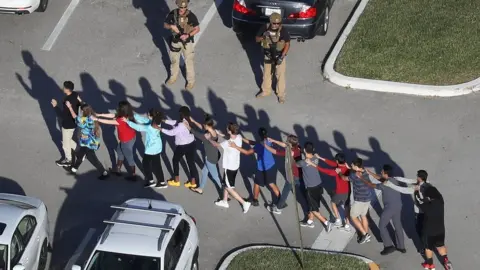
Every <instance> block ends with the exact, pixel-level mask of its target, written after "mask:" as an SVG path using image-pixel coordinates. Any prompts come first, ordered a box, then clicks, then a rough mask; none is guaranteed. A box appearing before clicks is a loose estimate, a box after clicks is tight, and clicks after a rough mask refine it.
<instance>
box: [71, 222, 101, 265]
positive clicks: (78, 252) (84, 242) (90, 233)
mask: <svg viewBox="0 0 480 270" xmlns="http://www.w3.org/2000/svg"><path fill="white" fill-rule="evenodd" d="M95 231H96V229H94V228H90V229H88V232H87V234H86V235H85V237H84V238H83V240H82V242H81V243H80V245H79V246H78V247H77V249H76V250H75V253H73V256H72V258H70V260H69V261H68V263H67V265H66V266H65V270H72V266H73V265H74V264H75V263H76V262H77V260H78V258H79V257H80V255H82V253H83V250H84V249H85V247H86V246H87V244H88V242H89V241H90V239H91V238H92V236H93V234H94V233H95Z"/></svg>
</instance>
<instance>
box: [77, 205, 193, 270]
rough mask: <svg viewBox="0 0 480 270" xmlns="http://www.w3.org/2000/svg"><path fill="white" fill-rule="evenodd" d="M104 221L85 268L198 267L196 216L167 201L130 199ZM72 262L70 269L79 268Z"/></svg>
mask: <svg viewBox="0 0 480 270" xmlns="http://www.w3.org/2000/svg"><path fill="white" fill-rule="evenodd" d="M112 208H113V209H116V212H115V214H114V215H113V217H112V219H111V220H105V221H104V223H106V224H107V227H106V228H105V231H104V232H103V234H102V235H101V236H100V238H99V240H98V243H97V245H96V247H95V249H94V250H93V252H92V254H91V255H90V257H89V258H88V260H87V262H86V264H85V267H84V268H83V269H85V270H180V269H181V270H184V269H188V270H190V269H194V270H198V254H199V250H198V231H197V226H196V224H195V219H194V218H193V217H191V216H189V215H188V214H186V213H185V211H184V209H183V207H182V206H180V205H178V204H173V203H169V202H166V201H158V200H149V199H139V198H135V199H130V200H128V201H126V202H124V203H123V204H122V205H121V206H112ZM81 269H82V267H80V266H78V265H74V266H73V267H72V270H81Z"/></svg>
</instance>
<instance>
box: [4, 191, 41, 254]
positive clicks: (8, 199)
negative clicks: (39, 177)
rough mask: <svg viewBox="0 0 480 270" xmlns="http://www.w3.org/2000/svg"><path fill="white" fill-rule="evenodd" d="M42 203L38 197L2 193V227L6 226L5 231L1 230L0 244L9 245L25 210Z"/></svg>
mask: <svg viewBox="0 0 480 270" xmlns="http://www.w3.org/2000/svg"><path fill="white" fill-rule="evenodd" d="M41 204H42V202H41V201H40V200H39V199H36V198H31V197H26V196H21V195H15V194H7V193H0V228H1V227H4V226H5V228H4V229H3V232H1V231H0V244H3V245H9V244H10V241H11V240H12V235H13V233H14V232H15V229H16V227H17V223H18V222H19V221H20V219H21V218H22V217H23V216H24V214H25V211H27V210H29V209H35V208H38V207H39V205H41ZM1 223H3V224H5V225H3V224H1Z"/></svg>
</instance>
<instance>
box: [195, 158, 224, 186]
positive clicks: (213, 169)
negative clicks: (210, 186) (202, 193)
mask: <svg viewBox="0 0 480 270" xmlns="http://www.w3.org/2000/svg"><path fill="white" fill-rule="evenodd" d="M208 173H210V175H211V176H212V179H213V181H214V182H215V184H217V190H219V189H220V188H221V187H222V185H221V184H220V177H219V176H218V169H217V164H213V163H211V162H209V161H208V160H207V159H205V165H204V166H203V169H202V178H200V186H199V188H201V189H203V188H204V187H205V184H206V183H207V178H208Z"/></svg>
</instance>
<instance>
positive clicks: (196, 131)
mask: <svg viewBox="0 0 480 270" xmlns="http://www.w3.org/2000/svg"><path fill="white" fill-rule="evenodd" d="M64 93H65V94H66V98H65V99H64V101H63V111H61V110H60V109H59V108H58V106H57V102H56V101H54V100H52V105H53V106H54V107H55V108H56V109H57V112H58V114H59V115H60V116H62V135H63V136H62V137H63V141H62V143H63V149H64V151H65V157H64V158H63V159H61V160H59V161H57V162H56V163H57V165H59V166H62V167H69V170H70V171H71V172H72V173H76V172H77V170H78V168H79V166H80V165H81V163H82V162H83V159H84V158H85V157H86V158H87V160H88V161H89V162H91V163H92V165H94V166H95V167H96V168H97V170H98V171H99V173H100V176H99V179H102V180H103V179H107V178H108V177H109V172H108V171H107V170H105V168H104V167H103V165H102V163H101V162H100V161H99V160H98V158H97V156H96V151H97V150H98V149H99V147H100V140H101V139H100V137H101V129H100V125H99V123H103V124H110V125H115V126H116V127H117V133H118V138H119V141H120V142H119V145H118V147H117V155H118V158H117V164H116V168H114V169H110V172H112V173H114V174H116V175H119V174H120V169H121V167H122V165H123V162H124V160H126V161H127V163H128V165H129V166H130V168H131V174H130V175H129V176H127V178H128V179H129V180H136V175H135V165H134V161H133V145H134V143H135V140H136V131H138V132H144V133H145V153H144V156H143V160H142V166H143V169H144V172H145V173H144V175H145V186H148V187H157V188H166V187H167V183H166V182H165V180H164V176H163V169H162V164H161V161H160V154H161V153H162V151H163V142H162V136H161V133H164V134H166V135H168V136H174V137H175V145H176V147H175V149H174V156H173V160H172V163H173V168H174V176H173V179H171V180H169V181H168V185H170V186H177V187H178V186H180V178H179V162H180V160H181V159H182V158H183V157H184V156H185V157H186V160H187V164H188V167H189V172H188V175H189V180H188V181H187V182H185V184H184V185H185V187H187V188H190V190H192V191H193V192H196V193H198V194H203V190H204V188H205V185H206V182H207V178H208V175H210V176H211V177H212V179H213V181H214V183H215V185H216V188H217V190H218V191H219V199H218V200H217V201H216V202H215V204H216V205H217V206H220V207H225V208H228V207H229V203H228V201H229V196H232V197H233V198H235V199H236V200H237V201H238V202H239V203H240V204H241V205H242V208H243V212H244V213H246V212H248V210H249V208H250V206H251V205H253V206H258V205H259V202H258V196H259V193H260V187H261V186H262V187H263V186H268V188H270V189H271V191H272V193H273V196H274V197H273V198H272V204H271V205H269V206H268V207H267V209H268V210H269V211H270V212H273V213H275V214H281V213H282V210H281V209H282V208H284V207H286V206H287V205H286V200H287V198H288V194H289V193H290V191H291V189H292V188H297V191H299V192H298V193H297V194H298V195H299V196H298V199H299V201H300V204H301V205H302V208H303V210H304V215H305V218H304V219H303V220H302V221H300V223H301V225H302V226H305V227H311V228H312V227H314V222H313V218H314V217H315V218H317V219H318V220H319V221H320V222H321V224H322V225H324V226H325V229H326V230H327V232H330V231H331V230H332V227H333V226H335V227H339V228H343V229H344V230H346V231H350V221H351V222H352V223H353V225H355V228H356V229H357V230H358V232H359V234H358V239H357V240H358V242H359V243H366V242H368V241H370V234H369V233H368V230H369V225H368V219H367V215H368V210H369V207H370V204H371V200H372V196H371V189H372V188H376V189H379V190H381V191H382V192H383V196H382V198H383V204H384V210H383V213H382V215H381V218H380V224H379V227H380V232H381V237H382V240H383V243H384V249H383V250H382V252H381V254H382V255H386V254H390V253H391V252H393V251H395V250H398V251H400V252H402V253H405V252H406V250H405V245H404V239H403V238H404V237H403V228H402V223H401V217H400V212H401V207H402V202H401V197H400V193H406V194H413V195H414V199H415V206H416V212H417V215H416V224H417V226H416V227H417V232H418V234H419V236H420V238H421V239H422V241H423V243H424V245H425V250H424V251H422V252H423V253H424V254H425V257H426V260H425V262H424V263H423V264H422V266H423V267H424V268H425V269H434V265H433V259H432V257H433V251H432V250H433V249H437V251H438V252H439V254H440V255H441V256H442V260H443V261H442V264H443V265H444V267H445V269H448V270H450V269H452V268H451V267H452V266H451V262H450V261H449V259H448V257H447V251H446V247H445V244H444V242H445V226H444V209H443V207H444V206H443V205H444V200H443V197H442V196H441V194H440V193H439V192H438V190H437V189H436V188H435V187H433V186H432V185H430V184H429V183H426V180H427V177H428V174H427V172H426V171H424V170H420V171H418V173H417V180H409V179H405V178H401V177H392V167H391V166H390V165H384V166H383V170H382V172H381V174H380V175H377V174H375V173H374V172H372V171H370V170H368V169H365V168H364V167H363V161H362V159H360V158H356V159H355V160H354V161H353V162H352V164H351V166H349V165H348V164H347V163H346V161H345V156H344V155H343V154H342V153H338V154H337V155H336V156H335V160H334V161H331V160H328V159H325V158H323V157H321V156H319V155H318V154H316V153H315V149H314V145H313V144H312V143H311V142H306V143H305V144H304V147H303V154H304V156H305V158H304V159H302V150H301V149H300V147H299V142H298V138H297V137H296V136H294V135H290V136H288V138H287V142H286V143H284V142H280V141H277V140H274V139H272V138H269V137H268V134H267V130H266V129H264V128H260V129H259V131H258V135H259V140H258V141H252V140H248V139H246V138H243V137H242V135H240V130H239V126H238V125H237V124H234V123H229V124H228V126H227V127H226V135H225V134H223V133H222V132H220V131H219V130H216V129H215V127H214V124H213V120H212V118H211V117H210V116H207V117H206V118H205V120H204V122H203V123H202V124H200V123H199V122H197V121H195V120H194V119H193V118H192V117H191V115H190V110H189V108H188V107H181V108H180V110H179V120H170V119H166V118H165V116H164V115H163V114H162V113H161V112H159V111H157V110H155V109H152V110H150V112H149V113H148V115H147V116H141V115H139V114H136V113H134V112H133V109H132V107H131V105H130V104H129V103H128V102H127V101H122V102H120V103H119V106H118V108H117V112H116V114H96V113H95V112H94V110H93V108H92V107H91V106H90V105H88V104H85V103H82V101H81V99H80V97H79V96H78V94H76V93H75V92H74V91H73V83H71V82H65V83H64ZM77 112H79V113H78V114H77ZM105 118H108V119H105ZM72 121H73V122H74V123H75V124H76V126H77V127H78V130H79V136H78V146H79V147H77V145H76V142H75V140H74V139H73V132H72V129H73V130H75V128H72V125H71V123H72ZM164 125H169V126H171V127H172V128H171V129H166V128H164V127H163V126H164ZM219 137H223V138H224V141H223V142H219V140H218V138H219ZM195 138H197V139H199V140H200V141H202V143H203V145H204V147H205V153H206V158H205V160H206V162H205V165H204V168H203V169H202V176H201V178H200V179H199V185H198V186H197V179H198V176H197V174H198V173H197V170H196V167H195V162H194V158H195V153H196V145H195ZM243 142H244V143H246V144H247V145H250V147H251V148H250V149H244V148H242V143H243ZM287 143H288V144H289V145H290V147H291V149H292V152H291V153H289V154H291V155H292V157H293V159H294V160H295V162H296V163H294V164H292V173H293V176H294V179H293V185H292V183H290V182H289V181H286V183H285V186H284V187H283V190H282V192H281V193H280V190H279V188H278V187H277V185H276V176H277V169H276V164H275V159H274V157H273V155H279V156H285V155H287V153H286V152H285V147H286V146H287ZM74 148H76V151H75V153H74V155H72V156H71V157H70V156H69V154H68V152H69V150H70V149H74ZM220 148H221V149H223V155H221V154H220V151H219V149H220ZM70 153H71V152H70ZM240 154H245V155H253V154H255V155H256V159H257V171H256V173H255V177H254V188H253V198H249V199H243V198H242V197H241V196H240V195H239V194H238V192H237V191H236V190H235V179H236V175H237V172H238V170H239V168H240ZM70 155H71V154H70ZM220 157H222V165H223V177H222V178H220V176H219V173H218V162H219V160H220ZM320 161H323V162H325V163H326V164H327V165H328V166H330V167H332V168H323V167H321V166H319V162H320ZM319 172H320V173H323V174H326V175H330V176H332V177H335V184H336V188H335V190H334V192H333V194H331V206H332V209H333V214H334V215H335V222H334V223H331V222H330V221H329V220H328V219H327V218H325V217H323V216H322V215H321V213H320V212H319V209H320V205H321V200H322V199H323V183H322V179H321V177H320V174H319ZM153 175H155V177H156V179H157V180H156V181H155V180H154V178H153ZM375 182H378V183H375ZM398 182H403V183H406V184H410V186H408V187H400V186H399V185H398ZM350 183H351V184H352V185H351V186H350ZM412 184H414V185H413V186H412ZM351 191H353V192H351ZM351 193H353V201H352V200H351V198H350V197H351ZM339 208H343V209H344V212H345V213H346V214H345V215H344V216H345V217H344V220H343V221H342V218H341V215H340V211H339ZM390 221H393V225H394V227H395V229H396V234H395V235H396V243H397V247H394V245H393V241H392V239H391V238H390V235H389V234H388V230H387V226H388V224H389V223H390Z"/></svg>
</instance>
